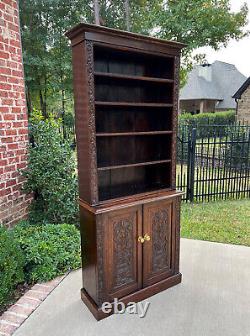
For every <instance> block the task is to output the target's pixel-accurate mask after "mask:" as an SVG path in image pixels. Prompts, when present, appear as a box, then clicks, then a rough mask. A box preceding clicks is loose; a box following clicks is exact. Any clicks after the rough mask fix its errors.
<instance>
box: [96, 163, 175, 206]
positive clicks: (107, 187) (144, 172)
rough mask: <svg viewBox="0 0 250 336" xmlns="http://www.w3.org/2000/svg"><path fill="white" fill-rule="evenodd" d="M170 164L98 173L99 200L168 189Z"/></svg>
mask: <svg viewBox="0 0 250 336" xmlns="http://www.w3.org/2000/svg"><path fill="white" fill-rule="evenodd" d="M169 172H170V163H161V164H155V165H148V166H139V167H126V168H118V169H109V170H105V171H99V173H98V183H99V200H100V201H104V200H108V199H113V198H117V197H124V196H129V195H133V194H138V193H144V192H150V191H155V190H159V189H165V188H170V180H171V179H170V173H169Z"/></svg>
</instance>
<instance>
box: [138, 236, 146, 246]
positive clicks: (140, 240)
mask: <svg viewBox="0 0 250 336" xmlns="http://www.w3.org/2000/svg"><path fill="white" fill-rule="evenodd" d="M144 241H145V239H144V238H143V237H142V236H139V237H138V242H139V243H142V244H143V243H144Z"/></svg>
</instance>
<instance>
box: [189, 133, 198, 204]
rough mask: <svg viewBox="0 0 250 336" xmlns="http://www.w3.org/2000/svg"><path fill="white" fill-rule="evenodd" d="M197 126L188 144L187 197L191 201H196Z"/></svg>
mask: <svg viewBox="0 0 250 336" xmlns="http://www.w3.org/2000/svg"><path fill="white" fill-rule="evenodd" d="M196 135H197V130H196V128H193V129H192V132H191V137H190V139H189V146H188V168H187V169H188V171H187V174H188V179H187V182H188V186H187V199H188V200H189V201H190V202H193V201H194V174H195V148H196Z"/></svg>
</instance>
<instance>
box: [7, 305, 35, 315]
mask: <svg viewBox="0 0 250 336" xmlns="http://www.w3.org/2000/svg"><path fill="white" fill-rule="evenodd" d="M34 309H35V308H34V307H24V306H22V305H17V304H15V305H13V306H11V307H10V308H9V311H11V312H14V313H17V314H21V315H24V316H29V315H30V314H31V313H32V312H33V311H34Z"/></svg>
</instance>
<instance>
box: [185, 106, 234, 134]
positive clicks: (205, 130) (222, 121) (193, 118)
mask: <svg viewBox="0 0 250 336" xmlns="http://www.w3.org/2000/svg"><path fill="white" fill-rule="evenodd" d="M233 123H235V112H234V111H226V112H215V113H201V114H195V115H192V114H191V113H184V114H181V115H180V116H179V124H180V126H181V125H183V124H185V125H188V126H189V127H190V128H194V127H195V128H197V137H198V138H208V137H210V136H214V135H215V136H224V135H225V134H226V132H227V126H228V125H232V124H233ZM214 125H220V127H214Z"/></svg>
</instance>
